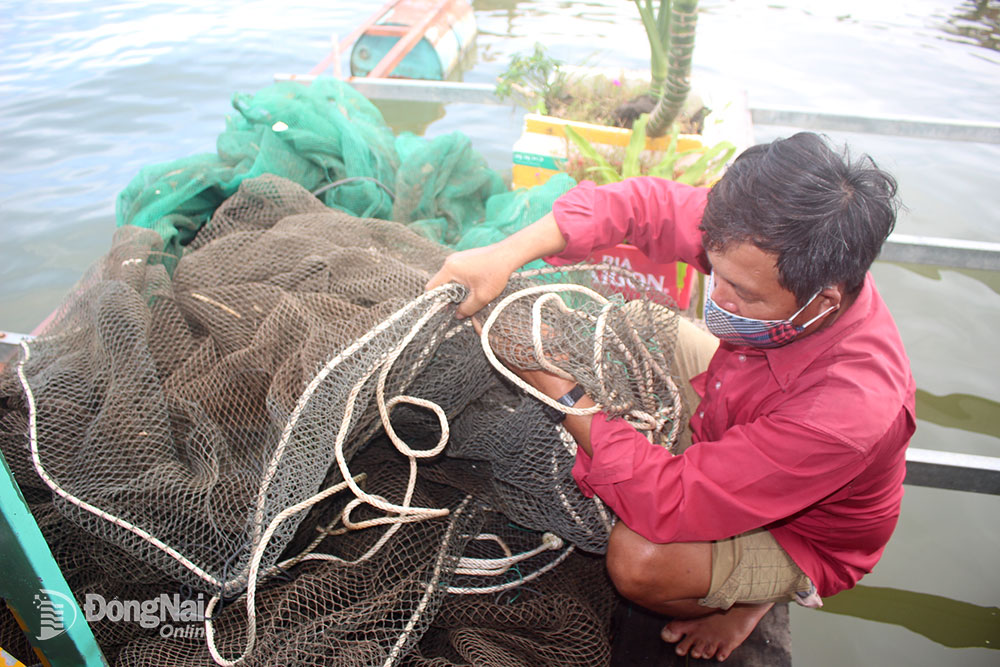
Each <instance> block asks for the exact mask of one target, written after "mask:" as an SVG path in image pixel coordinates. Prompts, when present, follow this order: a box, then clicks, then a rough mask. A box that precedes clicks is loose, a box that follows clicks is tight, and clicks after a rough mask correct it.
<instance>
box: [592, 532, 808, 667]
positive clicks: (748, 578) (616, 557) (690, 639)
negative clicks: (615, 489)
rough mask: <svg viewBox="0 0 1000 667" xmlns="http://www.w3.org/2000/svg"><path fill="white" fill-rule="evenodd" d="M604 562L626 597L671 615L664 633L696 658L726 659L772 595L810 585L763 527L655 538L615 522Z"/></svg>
mask: <svg viewBox="0 0 1000 667" xmlns="http://www.w3.org/2000/svg"><path fill="white" fill-rule="evenodd" d="M713 561H716V562H713ZM607 562H608V572H609V574H610V575H611V579H612V581H613V582H614V584H615V587H616V588H617V589H618V591H619V592H620V593H621V594H622V595H623V596H624V597H626V598H628V599H630V600H632V601H633V602H636V603H638V604H640V605H642V606H643V607H646V608H647V609H651V610H653V611H656V612H658V613H661V614H665V615H667V616H672V617H673V618H674V619H675V620H673V621H671V622H670V623H668V624H667V625H666V626H665V627H664V628H663V632H662V636H663V639H664V640H665V641H668V642H671V643H673V642H677V648H676V650H677V653H678V654H680V655H687V654H689V653H690V655H691V657H694V658H705V659H708V658H712V657H716V658H718V659H719V660H725V659H726V658H727V657H729V655H730V654H731V653H732V652H733V650H735V649H736V648H737V647H738V646H739V645H740V644H742V643H743V641H744V640H745V639H746V638H747V637H748V636H749V635H750V633H751V632H752V631H753V629H754V628H755V627H756V626H757V623H758V622H759V621H760V619H761V618H763V616H764V614H766V613H767V612H768V610H769V609H770V608H771V607H772V606H773V605H774V601H775V600H781V599H788V597H789V596H790V594H791V593H792V592H794V591H795V590H802V589H803V588H808V578H806V577H805V575H804V574H802V572H801V570H799V569H798V568H797V566H795V564H794V563H792V562H791V559H789V558H788V556H787V554H784V552H783V550H781V548H780V547H779V546H778V545H777V543H775V542H774V541H773V538H771V537H770V534H769V533H767V532H766V531H757V532H756V533H750V534H748V535H747V536H738V537H737V538H734V539H732V540H723V541H721V542H719V543H712V542H686V543H675V544H655V543H653V542H650V541H648V540H646V539H645V538H644V537H642V536H641V535H639V534H638V533H635V532H634V531H632V530H631V529H629V528H628V527H627V526H626V525H625V524H624V523H622V522H620V521H619V522H618V523H617V524H616V525H615V528H614V530H613V531H612V534H611V541H610V542H609V544H608V561H607ZM740 600H743V601H740Z"/></svg>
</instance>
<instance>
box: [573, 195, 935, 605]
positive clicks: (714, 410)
mask: <svg viewBox="0 0 1000 667" xmlns="http://www.w3.org/2000/svg"><path fill="white" fill-rule="evenodd" d="M707 193H708V191H707V190H706V189H703V188H693V187H689V186H684V185H679V184H677V183H673V182H671V181H666V180H661V179H654V178H634V179H629V180H626V181H624V182H622V183H617V184H613V185H608V186H601V187H596V186H594V184H593V183H589V182H584V183H581V184H580V185H579V186H578V187H576V188H575V189H573V190H571V191H570V192H568V193H566V194H565V195H564V196H563V197H561V198H560V199H559V200H558V201H557V202H556V204H555V206H554V208H553V213H554V214H555V218H556V222H557V224H558V225H559V228H560V230H561V231H562V233H563V236H565V237H566V240H567V246H566V249H565V250H564V251H563V252H562V253H560V255H559V257H558V259H560V260H564V261H565V260H568V261H579V260H582V259H585V258H586V257H587V256H589V255H590V253H591V251H592V250H596V249H601V248H605V247H608V246H613V245H615V244H617V243H620V242H621V241H622V240H623V239H625V238H627V239H628V240H629V242H630V243H632V244H634V245H636V246H638V247H639V248H640V249H641V250H642V251H643V252H645V253H646V254H647V255H648V256H649V257H650V258H651V259H653V260H654V261H662V262H671V261H675V260H681V261H684V262H688V263H689V264H692V265H694V266H695V267H696V268H697V269H699V270H700V271H702V272H708V271H709V268H710V267H709V265H708V260H707V257H706V255H705V250H704V248H703V246H702V237H701V232H700V231H698V224H699V222H700V221H701V216H702V213H703V211H704V208H705V201H706V196H707ZM691 383H692V385H693V386H694V388H695V391H696V392H697V393H698V394H699V395H700V396H701V402H700V404H699V405H698V407H697V408H696V409H695V410H694V413H693V416H692V418H691V428H692V431H693V436H694V437H693V442H694V443H695V444H693V445H692V446H691V447H690V448H689V449H688V450H687V451H686V452H684V453H683V454H682V455H680V456H672V455H671V454H670V453H669V452H667V451H666V450H665V449H663V448H661V447H657V446H654V445H651V444H650V443H649V441H648V440H646V438H645V437H644V436H643V435H642V434H640V433H638V432H637V431H636V430H635V429H633V428H632V427H631V426H629V425H628V424H627V423H625V422H624V421H622V420H620V419H614V420H608V419H606V418H605V417H604V416H603V415H602V414H600V413H599V414H597V415H595V416H594V418H593V422H592V424H591V445H592V448H593V458H591V457H590V456H588V455H587V454H586V453H585V452H584V451H583V449H582V448H581V449H579V450H578V453H577V460H576V465H575V467H574V469H573V474H574V477H575V478H576V480H577V483H578V485H579V486H580V488H581V490H582V491H583V492H584V493H585V494H587V495H588V496H592V495H593V494H595V493H596V494H597V495H598V496H600V497H601V499H602V500H604V501H605V502H606V503H607V504H608V505H609V506H610V507H611V508H612V509H614V511H615V512H616V513H617V514H618V516H619V517H620V518H621V519H622V520H623V521H624V522H625V524H626V525H628V526H629V527H630V528H632V529H633V530H635V531H636V532H638V533H639V534H641V535H643V536H644V537H646V538H647V539H649V540H652V541H654V542H658V543H667V542H687V541H703V540H717V539H724V538H727V537H730V536H732V535H736V534H739V533H742V532H745V531H748V530H751V529H754V528H759V527H762V526H763V527H766V528H767V529H768V530H770V531H771V533H772V535H774V537H775V539H776V540H777V541H778V543H779V544H781V546H782V547H783V548H784V549H785V550H786V551H787V552H788V554H789V555H790V556H791V557H792V559H793V560H794V561H795V562H796V563H797V564H798V565H799V567H801V568H802V570H803V571H804V572H805V573H806V574H807V575H808V576H809V577H810V579H812V581H813V583H814V584H815V585H816V587H817V589H818V591H819V594H820V595H823V596H829V595H833V594H834V593H837V592H838V591H841V590H844V589H846V588H850V587H852V586H853V585H854V584H855V583H857V581H858V580H859V579H860V578H861V577H862V576H863V575H864V574H866V573H868V572H870V571H871V569H872V567H873V566H874V565H875V563H876V562H877V561H878V559H879V557H880V556H881V555H882V551H883V549H884V548H885V545H886V543H887V542H888V541H889V537H890V536H891V535H892V531H893V529H894V528H895V526H896V520H897V518H898V516H899V507H900V502H901V500H902V496H903V486H902V484H903V477H904V476H905V450H906V446H907V443H908V442H909V439H910V436H911V435H912V434H913V431H914V428H915V416H914V392H915V385H914V381H913V377H912V375H911V373H910V364H909V360H908V359H907V357H906V353H905V352H904V350H903V344H902V341H901V340H900V337H899V333H898V331H897V330H896V326H895V323H894V322H893V320H892V317H891V316H890V314H889V311H888V309H887V308H886V305H885V303H884V302H883V301H882V299H881V297H880V296H879V294H878V292H877V291H876V289H875V286H874V284H873V281H872V278H871V275H870V274H869V276H868V277H867V278H866V279H865V283H864V286H863V287H862V288H861V292H860V294H859V295H858V297H857V299H856V300H855V301H854V303H853V304H851V305H850V306H849V307H848V308H847V309H846V311H844V312H843V313H842V314H841V315H840V316H839V317H838V318H837V320H836V321H835V322H834V323H833V324H832V325H831V326H829V327H828V328H826V329H823V330H821V331H819V332H817V333H814V334H811V335H809V336H806V337H804V338H801V339H799V340H796V341H794V342H792V343H790V344H788V345H786V346H784V347H779V348H775V349H767V350H761V349H756V348H749V347H741V346H733V345H730V344H728V343H725V342H723V343H721V345H720V346H719V349H718V351H717V352H716V353H715V356H714V357H713V358H712V361H711V363H710V364H709V367H708V371H707V372H705V373H702V374H701V375H698V376H696V377H695V378H693V379H692V381H691Z"/></svg>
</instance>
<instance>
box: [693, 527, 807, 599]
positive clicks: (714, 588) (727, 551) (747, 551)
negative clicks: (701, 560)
mask: <svg viewBox="0 0 1000 667" xmlns="http://www.w3.org/2000/svg"><path fill="white" fill-rule="evenodd" d="M811 589H812V582H811V581H810V580H809V577H807V576H806V574H805V573H804V572H803V571H802V570H801V569H799V566H798V565H796V564H795V561H793V560H792V559H791V558H790V557H789V555H788V554H787V553H786V552H785V550H784V549H782V548H781V545H779V544H778V542H777V541H776V540H775V539H774V537H772V536H771V533H770V531H767V530H764V529H763V528H758V529H757V530H751V531H750V532H748V533H743V534H742V535H737V536H736V537H730V538H729V539H728V540H718V541H716V542H712V583H711V585H710V586H709V589H708V595H706V596H705V597H704V598H702V599H701V600H699V601H698V604H700V605H702V606H703V607H718V608H720V609H729V608H730V607H732V606H733V604H735V603H737V602H744V603H748V604H757V603H761V602H789V601H792V600H796V598H797V596H796V595H795V594H796V593H798V592H800V591H802V592H806V591H809V590H811Z"/></svg>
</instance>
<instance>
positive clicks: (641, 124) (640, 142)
mask: <svg viewBox="0 0 1000 667" xmlns="http://www.w3.org/2000/svg"><path fill="white" fill-rule="evenodd" d="M648 121H649V114H642V115H641V116H639V118H637V119H636V121H635V123H633V124H632V136H631V137H629V140H628V146H627V147H626V148H625V159H624V160H622V178H631V177H632V176H638V175H639V174H640V169H639V155H640V154H641V153H642V149H643V148H644V147H645V146H646V123H647V122H648Z"/></svg>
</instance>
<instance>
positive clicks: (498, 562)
mask: <svg viewBox="0 0 1000 667" xmlns="http://www.w3.org/2000/svg"><path fill="white" fill-rule="evenodd" d="M476 539H491V540H493V541H494V542H497V543H498V544H500V548H501V549H503V552H504V553H505V554H506V556H505V557H504V558H461V559H459V561H458V567H456V568H455V574H471V575H477V576H482V577H495V576H498V575H501V574H503V573H504V572H506V571H507V570H509V569H510V568H511V567H512V566H513V565H516V564H518V563H520V562H522V561H526V560H528V559H529V558H532V557H533V556H537V555H538V554H540V553H542V552H545V551H556V550H558V549H562V548H563V540H562V538H561V537H559V536H558V535H556V534H555V533H544V534H543V535H542V541H541V543H540V544H539V545H538V546H537V547H535V548H534V549H530V550H528V551H525V552H523V553H519V554H516V555H515V554H514V553H512V552H511V550H510V547H509V546H507V543H506V542H504V541H503V540H502V539H500V537H499V536H498V535H493V534H492V533H485V534H483V535H479V536H477V537H476Z"/></svg>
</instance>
